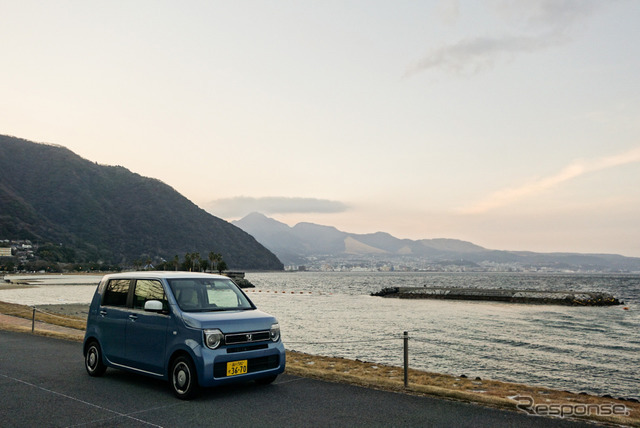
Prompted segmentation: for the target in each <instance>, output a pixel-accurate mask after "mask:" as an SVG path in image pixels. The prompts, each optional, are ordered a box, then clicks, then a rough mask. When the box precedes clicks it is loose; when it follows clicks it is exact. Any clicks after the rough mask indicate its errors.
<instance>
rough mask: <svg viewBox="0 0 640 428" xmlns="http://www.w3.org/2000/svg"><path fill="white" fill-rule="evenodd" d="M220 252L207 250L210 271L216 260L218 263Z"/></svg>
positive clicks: (220, 256)
mask: <svg viewBox="0 0 640 428" xmlns="http://www.w3.org/2000/svg"><path fill="white" fill-rule="evenodd" d="M221 260H222V254H220V253H215V252H213V251H209V261H210V262H211V272H213V271H214V268H215V264H216V262H218V263H220V261H221Z"/></svg>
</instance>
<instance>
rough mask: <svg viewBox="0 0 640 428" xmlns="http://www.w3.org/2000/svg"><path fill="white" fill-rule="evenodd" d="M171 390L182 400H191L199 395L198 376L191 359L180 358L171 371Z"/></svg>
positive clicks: (176, 360)
mask: <svg viewBox="0 0 640 428" xmlns="http://www.w3.org/2000/svg"><path fill="white" fill-rule="evenodd" d="M169 383H170V384H171V390H172V391H173V393H174V394H175V396H176V397H178V398H179V399H181V400H190V399H192V398H193V397H195V396H196V394H197V393H198V374H197V373H196V368H195V366H194V365H193V361H191V358H189V357H186V356H180V357H178V358H176V359H175V360H174V361H173V364H172V365H171V370H170V371H169Z"/></svg>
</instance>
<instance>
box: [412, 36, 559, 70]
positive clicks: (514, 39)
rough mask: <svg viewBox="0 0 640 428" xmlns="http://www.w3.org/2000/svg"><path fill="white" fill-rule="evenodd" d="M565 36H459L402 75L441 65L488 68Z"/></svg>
mask: <svg viewBox="0 0 640 428" xmlns="http://www.w3.org/2000/svg"><path fill="white" fill-rule="evenodd" d="M567 40H568V39H567V38H566V37H564V36H562V35H561V34H559V33H558V34H557V33H552V34H547V35H544V36H508V37H495V38H493V37H478V38H475V39H468V40H462V41H460V42H458V43H455V44H452V45H449V46H445V47H442V48H440V49H437V50H435V51H433V52H431V53H430V54H429V55H427V56H426V57H424V58H423V59H422V60H420V61H419V62H417V63H416V64H414V65H413V66H411V67H409V68H408V69H407V71H406V72H405V74H404V77H411V76H413V75H414V74H417V73H419V72H422V71H426V70H430V69H434V68H442V69H446V70H449V71H453V72H455V73H460V74H462V73H464V72H469V73H471V74H473V73H477V72H479V71H481V70H484V69H487V68H490V67H492V66H493V64H494V63H495V62H496V61H497V60H499V59H501V58H503V57H505V56H508V57H512V56H514V55H516V54H518V53H529V52H535V51H538V50H542V49H546V48H548V47H551V46H557V45H559V44H562V43H564V42H566V41H567Z"/></svg>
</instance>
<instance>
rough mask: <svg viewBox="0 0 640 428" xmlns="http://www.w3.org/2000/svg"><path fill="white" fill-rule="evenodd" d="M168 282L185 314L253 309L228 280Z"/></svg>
mask: <svg viewBox="0 0 640 428" xmlns="http://www.w3.org/2000/svg"><path fill="white" fill-rule="evenodd" d="M168 281H169V286H170V287H171V291H173V295H174V296H175V298H176V301H177V302H178V306H180V309H182V310H183V311H185V312H209V311H231V310H245V309H254V306H253V305H252V304H251V302H250V301H249V299H247V298H246V297H245V295H244V294H243V293H242V292H241V291H240V290H239V289H238V286H236V285H235V284H234V283H233V282H232V281H231V280H230V279H224V278H185V279H170V280H168Z"/></svg>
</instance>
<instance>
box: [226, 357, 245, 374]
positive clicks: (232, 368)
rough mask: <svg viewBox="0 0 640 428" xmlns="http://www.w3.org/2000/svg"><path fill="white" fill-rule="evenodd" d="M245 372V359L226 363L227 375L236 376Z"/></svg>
mask: <svg viewBox="0 0 640 428" xmlns="http://www.w3.org/2000/svg"><path fill="white" fill-rule="evenodd" d="M245 373H247V360H241V361H231V362H229V363H227V376H236V375H241V374H245Z"/></svg>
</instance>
